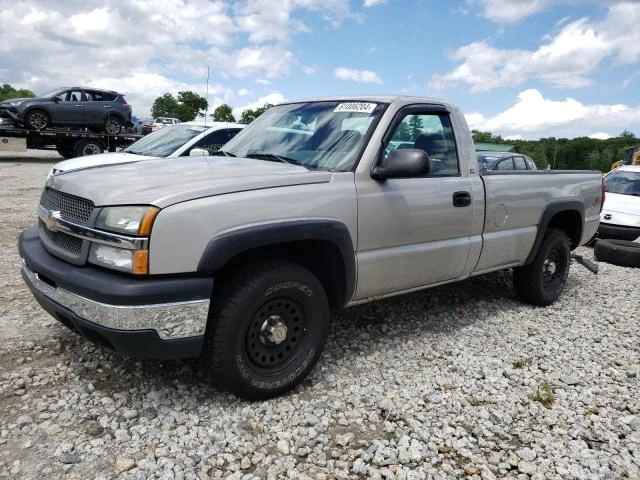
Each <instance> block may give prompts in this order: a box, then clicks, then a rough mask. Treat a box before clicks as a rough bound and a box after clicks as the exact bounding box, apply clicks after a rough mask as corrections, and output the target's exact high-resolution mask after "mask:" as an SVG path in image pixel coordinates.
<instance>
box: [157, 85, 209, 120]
mask: <svg viewBox="0 0 640 480" xmlns="http://www.w3.org/2000/svg"><path fill="white" fill-rule="evenodd" d="M207 107H208V103H207V100H206V99H205V98H204V97H201V96H200V95H198V94H197V93H194V92H189V91H185V92H178V97H177V98H176V97H174V96H173V95H171V94H170V93H165V94H164V95H162V96H160V97H158V98H156V99H155V101H154V102H153V106H152V107H151V115H152V116H153V117H175V118H178V119H180V121H182V122H189V121H191V120H193V119H194V118H196V117H198V116H203V115H204V111H206V109H207Z"/></svg>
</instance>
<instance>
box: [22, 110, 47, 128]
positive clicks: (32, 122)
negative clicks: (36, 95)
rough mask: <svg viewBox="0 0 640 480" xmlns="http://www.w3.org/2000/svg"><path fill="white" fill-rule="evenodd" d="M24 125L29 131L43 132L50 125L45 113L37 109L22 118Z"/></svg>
mask: <svg viewBox="0 0 640 480" xmlns="http://www.w3.org/2000/svg"><path fill="white" fill-rule="evenodd" d="M24 123H25V126H26V127H27V128H30V129H31V130H44V129H45V128H47V127H48V126H49V124H50V123H51V119H50V118H49V115H47V113H46V112H44V111H42V110H38V109H34V110H30V111H29V112H27V114H26V115H25V117H24Z"/></svg>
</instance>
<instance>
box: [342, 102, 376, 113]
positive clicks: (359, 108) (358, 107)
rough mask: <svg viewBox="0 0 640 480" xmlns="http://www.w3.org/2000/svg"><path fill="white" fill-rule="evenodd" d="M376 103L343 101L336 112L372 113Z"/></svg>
mask: <svg viewBox="0 0 640 480" xmlns="http://www.w3.org/2000/svg"><path fill="white" fill-rule="evenodd" d="M376 105H377V104H376V103H366V102H349V103H341V104H340V105H338V106H337V107H336V109H335V110H334V112H350V113H351V112H353V113H371V112H373V110H374V109H375V108H376Z"/></svg>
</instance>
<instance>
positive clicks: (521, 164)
mask: <svg viewBox="0 0 640 480" xmlns="http://www.w3.org/2000/svg"><path fill="white" fill-rule="evenodd" d="M513 164H514V166H515V169H516V170H526V169H527V164H526V163H525V161H524V157H513Z"/></svg>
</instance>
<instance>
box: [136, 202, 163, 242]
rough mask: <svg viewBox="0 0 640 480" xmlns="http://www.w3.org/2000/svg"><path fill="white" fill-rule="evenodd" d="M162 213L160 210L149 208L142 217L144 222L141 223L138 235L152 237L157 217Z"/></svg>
mask: <svg viewBox="0 0 640 480" xmlns="http://www.w3.org/2000/svg"><path fill="white" fill-rule="evenodd" d="M159 211H160V209H159V208H156V207H149V209H148V210H147V212H146V213H145V214H144V217H142V221H141V222H140V228H139V229H138V235H145V236H146V235H150V234H151V227H153V221H154V220H155V219H156V215H158V212H159Z"/></svg>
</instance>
